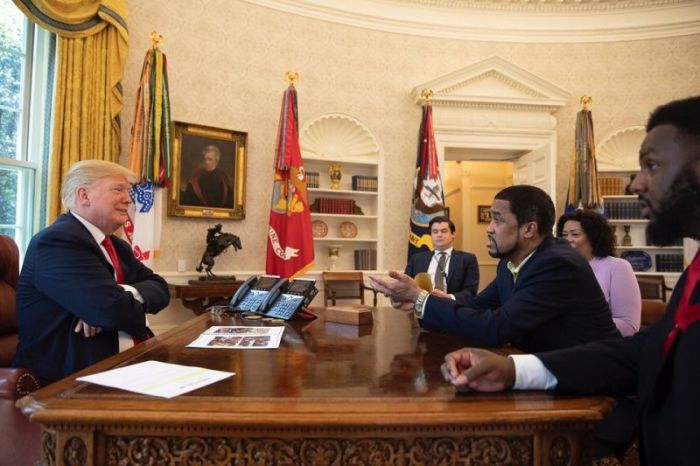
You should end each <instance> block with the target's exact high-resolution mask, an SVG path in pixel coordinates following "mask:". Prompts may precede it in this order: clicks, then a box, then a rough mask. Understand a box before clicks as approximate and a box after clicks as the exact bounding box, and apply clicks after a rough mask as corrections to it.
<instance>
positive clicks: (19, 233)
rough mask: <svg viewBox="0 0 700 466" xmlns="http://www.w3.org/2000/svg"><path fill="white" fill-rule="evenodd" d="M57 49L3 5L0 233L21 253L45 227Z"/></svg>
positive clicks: (7, 0)
mask: <svg viewBox="0 0 700 466" xmlns="http://www.w3.org/2000/svg"><path fill="white" fill-rule="evenodd" d="M54 50H55V37H54V36H53V34H50V33H49V32H48V31H46V30H43V29H41V28H40V27H38V26H35V25H33V24H32V23H30V22H29V21H28V20H27V18H26V17H25V16H24V14H23V13H22V12H21V11H20V10H19V9H18V8H17V7H16V6H15V5H14V4H13V3H12V1H11V0H0V233H3V234H6V235H9V236H12V237H13V238H14V239H15V241H17V244H18V245H19V248H20V251H24V250H25V249H26V247H27V244H28V242H29V239H30V238H31V236H32V234H33V233H34V232H35V230H36V229H38V227H40V226H42V224H43V223H44V222H45V219H44V217H45V215H44V214H43V212H44V211H45V210H46V209H45V208H41V209H40V208H39V207H42V205H41V204H42V203H44V204H45V201H42V199H45V193H46V183H45V179H46V176H42V174H43V173H45V172H46V165H47V161H48V153H49V151H48V141H49V140H50V137H49V135H50V109H51V105H50V101H51V98H52V95H53V92H52V85H53V73H52V72H51V69H52V68H53V67H52V66H51V65H52V63H53V57H54ZM39 180H44V181H43V182H40V181H39ZM37 201H39V202H37Z"/></svg>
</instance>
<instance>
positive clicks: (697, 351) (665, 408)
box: [537, 275, 700, 466]
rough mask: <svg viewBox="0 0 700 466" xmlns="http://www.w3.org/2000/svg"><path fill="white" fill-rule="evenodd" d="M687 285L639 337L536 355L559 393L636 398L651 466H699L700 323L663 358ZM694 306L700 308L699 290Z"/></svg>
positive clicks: (643, 446)
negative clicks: (554, 381) (674, 318)
mask: <svg viewBox="0 0 700 466" xmlns="http://www.w3.org/2000/svg"><path fill="white" fill-rule="evenodd" d="M684 286H685V275H683V276H682V277H681V279H680V280H679V282H678V284H677V285H676V288H675V290H674V292H673V295H672V296H671V300H670V301H669V304H668V307H667V308H666V313H665V314H664V316H663V317H662V318H661V320H659V321H658V322H657V323H656V324H655V325H653V326H651V327H649V328H647V329H645V330H642V331H641V332H639V333H638V334H636V335H634V336H631V337H626V338H613V339H610V340H605V341H601V342H596V343H590V344H587V345H584V346H579V347H576V348H569V349H566V350H562V351H555V352H551V353H543V354H537V357H539V358H540V359H541V360H542V362H543V363H544V364H545V366H546V367H547V369H549V370H550V371H551V372H552V373H553V374H554V375H555V376H556V377H557V380H558V384H557V390H559V391H564V392H570V393H585V394H589V393H595V394H599V393H604V394H611V395H629V394H636V395H637V406H638V415H639V427H640V429H639V432H640V435H639V438H640V445H639V452H640V456H641V459H642V464H646V465H659V466H663V465H670V464H673V465H680V466H683V465H687V466H690V465H697V464H700V420H699V419H700V321H696V322H695V323H693V324H692V325H690V326H689V327H688V328H687V329H686V330H685V332H683V333H681V334H680V335H679V337H678V339H677V341H676V343H675V345H674V347H673V348H672V349H671V351H670V352H669V354H668V356H667V357H666V359H665V360H664V359H662V357H661V355H662V348H663V345H664V341H665V340H666V335H668V332H669V331H670V330H671V329H672V328H673V316H674V315H675V313H676V308H677V306H678V302H679V301H680V298H681V296H682V294H683V288H684ZM691 302H693V303H696V304H700V287H697V288H696V290H695V293H694V297H693V298H691Z"/></svg>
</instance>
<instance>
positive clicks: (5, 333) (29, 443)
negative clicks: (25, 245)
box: [0, 235, 41, 465]
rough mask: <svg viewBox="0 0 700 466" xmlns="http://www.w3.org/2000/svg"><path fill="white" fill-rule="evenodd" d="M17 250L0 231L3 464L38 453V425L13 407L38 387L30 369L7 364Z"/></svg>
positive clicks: (30, 459) (27, 460)
mask: <svg viewBox="0 0 700 466" xmlns="http://www.w3.org/2000/svg"><path fill="white" fill-rule="evenodd" d="M18 276H19V251H18V250H17V245H16V244H15V242H14V240H13V239H12V238H10V237H9V236H5V235H0V432H2V434H0V451H1V452H2V455H1V456H2V458H1V459H0V462H3V461H7V463H3V464H13V465H25V464H26V465H30V464H34V463H35V462H36V461H37V460H38V459H39V458H40V456H41V442H40V439H41V426H40V425H38V424H34V423H32V422H30V421H29V419H28V418H27V417H26V416H25V415H23V414H22V413H21V412H20V411H19V409H18V408H16V407H15V400H17V399H18V398H20V397H22V396H24V395H26V394H28V393H31V392H33V391H34V390H36V389H38V388H39V382H38V380H37V378H36V377H35V376H34V374H32V373H31V371H28V370H26V369H17V368H10V367H9V366H10V364H11V363H12V358H14V356H15V352H16V351H17V320H16V317H15V311H16V309H15V288H16V286H17V277H18Z"/></svg>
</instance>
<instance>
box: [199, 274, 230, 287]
mask: <svg viewBox="0 0 700 466" xmlns="http://www.w3.org/2000/svg"><path fill="white" fill-rule="evenodd" d="M187 283H189V284H190V285H227V284H230V283H236V276H235V275H228V276H221V277H199V278H197V279H196V280H189V281H188V282H187Z"/></svg>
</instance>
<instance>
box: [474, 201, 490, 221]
mask: <svg viewBox="0 0 700 466" xmlns="http://www.w3.org/2000/svg"><path fill="white" fill-rule="evenodd" d="M476 223H491V206H490V205H478V206H476Z"/></svg>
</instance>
